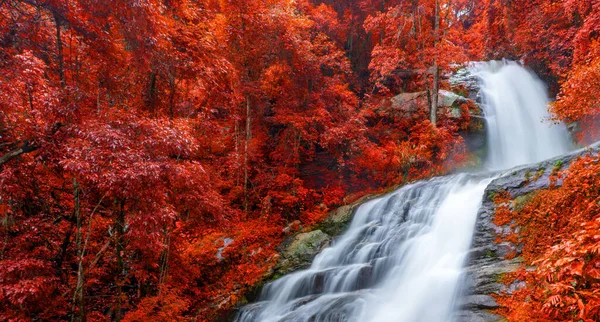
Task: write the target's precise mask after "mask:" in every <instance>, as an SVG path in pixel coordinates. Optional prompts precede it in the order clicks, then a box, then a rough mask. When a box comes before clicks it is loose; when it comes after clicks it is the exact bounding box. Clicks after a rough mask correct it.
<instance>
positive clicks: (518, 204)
mask: <svg viewBox="0 0 600 322" xmlns="http://www.w3.org/2000/svg"><path fill="white" fill-rule="evenodd" d="M536 194H537V191H533V192H530V193H528V194H525V195H522V196H518V197H517V198H515V201H514V202H513V209H514V210H515V211H516V212H521V210H523V208H525V206H526V205H527V203H528V202H529V201H530V200H531V199H532V198H533V197H534V196H535V195H536Z"/></svg>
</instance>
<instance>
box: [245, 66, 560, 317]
mask: <svg viewBox="0 0 600 322" xmlns="http://www.w3.org/2000/svg"><path fill="white" fill-rule="evenodd" d="M475 68H476V72H477V73H478V75H479V77H480V78H481V79H482V83H483V94H484V101H485V102H486V104H485V107H484V109H485V114H486V118H487V121H488V123H489V124H490V126H489V136H488V148H489V150H490V160H489V167H490V168H494V169H504V168H507V167H510V166H513V165H518V164H522V163H529V162H535V161H540V160H542V159H544V158H549V157H552V156H555V155H558V154H561V153H563V152H566V151H567V149H568V147H569V145H568V139H567V135H566V131H565V130H564V126H562V125H555V126H552V127H551V126H549V125H548V124H547V123H543V121H544V120H545V119H547V118H548V113H547V111H546V108H547V107H546V105H545V104H546V102H547V98H546V96H545V91H544V88H543V85H542V84H541V83H540V82H539V80H537V78H535V77H534V76H533V75H532V74H530V73H529V72H528V71H527V70H525V69H523V68H522V67H520V66H518V65H516V64H514V63H504V64H502V65H500V63H488V64H485V65H481V64H478V65H477V66H476V67H475ZM529 95H532V96H533V97H529ZM505 114H510V115H508V116H506V115H505ZM540 145H543V146H540ZM496 158H497V159H496ZM492 176H493V175H492V174H457V175H452V176H446V177H439V178H433V179H431V180H428V181H421V182H417V183H414V184H411V185H407V186H404V187H402V188H400V189H398V190H396V191H395V192H392V193H390V194H388V195H386V196H384V197H381V198H379V199H375V200H372V201H369V202H367V203H365V204H363V205H361V206H360V207H359V208H358V209H357V210H356V212H355V214H354V218H353V220H352V223H351V224H350V227H349V228H348V229H347V231H346V232H345V233H344V235H342V236H341V237H340V238H339V239H338V240H336V241H335V242H334V243H333V245H332V246H331V247H329V248H327V249H325V250H323V251H322V252H321V253H320V254H319V255H318V256H317V257H316V258H315V260H314V261H313V263H312V265H311V267H310V268H309V269H307V270H302V271H298V272H295V273H292V274H289V275H286V276H284V277H282V278H280V279H278V280H276V281H273V282H271V283H269V284H267V285H266V286H265V288H264V289H263V292H262V294H261V298H260V301H259V302H257V303H253V304H250V305H247V306H245V307H244V308H243V309H242V310H241V311H240V312H239V314H238V315H237V317H236V321H238V322H255V321H263V322H279V321H295V322H342V321H348V322H362V321H368V322H387V321H390V322H391V321H394V322H419V321H423V322H425V321H427V322H436V321H440V322H441V321H451V320H452V315H453V310H454V309H455V302H456V297H457V294H458V293H459V292H460V290H459V281H460V279H461V275H462V271H463V266H464V263H465V260H466V256H467V253H468V251H469V248H470V244H471V239H472V236H473V230H474V227H475V222H476V220H477V213H478V210H479V207H480V204H481V200H482V197H483V193H484V191H485V188H486V187H487V185H488V184H489V182H490V181H491V180H492Z"/></svg>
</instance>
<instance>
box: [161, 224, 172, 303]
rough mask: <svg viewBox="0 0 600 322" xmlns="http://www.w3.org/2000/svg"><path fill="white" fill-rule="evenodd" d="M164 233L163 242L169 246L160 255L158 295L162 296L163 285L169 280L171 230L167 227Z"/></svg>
mask: <svg viewBox="0 0 600 322" xmlns="http://www.w3.org/2000/svg"><path fill="white" fill-rule="evenodd" d="M163 231H164V234H165V235H164V239H163V242H164V243H165V245H166V246H167V247H166V248H165V249H163V251H162V252H161V254H160V257H159V273H158V295H160V294H161V292H162V289H163V284H164V283H165V282H166V280H167V276H168V271H169V250H170V248H171V247H170V246H171V237H170V235H169V228H168V227H167V225H165V227H164V228H163Z"/></svg>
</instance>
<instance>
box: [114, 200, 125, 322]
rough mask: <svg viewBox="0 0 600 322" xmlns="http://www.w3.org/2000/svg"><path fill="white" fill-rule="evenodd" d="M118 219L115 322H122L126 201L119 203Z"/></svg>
mask: <svg viewBox="0 0 600 322" xmlns="http://www.w3.org/2000/svg"><path fill="white" fill-rule="evenodd" d="M118 207H119V209H118V211H117V218H116V220H115V229H116V241H115V243H116V245H115V246H116V247H115V251H116V256H117V281H116V285H117V308H116V310H115V321H117V322H120V321H121V319H122V310H123V285H124V284H125V276H124V271H125V263H124V261H123V252H124V250H125V247H124V246H123V235H124V234H125V209H124V208H125V201H124V200H119V201H118Z"/></svg>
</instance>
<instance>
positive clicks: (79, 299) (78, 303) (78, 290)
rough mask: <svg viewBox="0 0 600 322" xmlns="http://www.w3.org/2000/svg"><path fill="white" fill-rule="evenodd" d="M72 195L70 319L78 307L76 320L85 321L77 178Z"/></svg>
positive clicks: (74, 180)
mask: <svg viewBox="0 0 600 322" xmlns="http://www.w3.org/2000/svg"><path fill="white" fill-rule="evenodd" d="M73 196H74V198H75V210H74V212H75V219H76V222H77V232H76V234H75V248H76V251H77V258H78V268H77V285H76V287H75V294H73V307H72V309H71V321H76V319H75V308H76V307H77V308H79V312H78V315H79V319H78V320H77V321H81V322H85V320H86V319H85V297H84V295H83V284H84V275H83V247H82V245H81V239H82V235H81V208H80V204H79V184H78V183H77V179H73Z"/></svg>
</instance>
